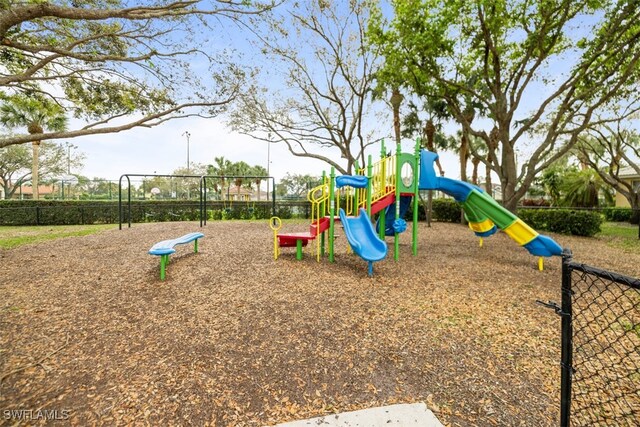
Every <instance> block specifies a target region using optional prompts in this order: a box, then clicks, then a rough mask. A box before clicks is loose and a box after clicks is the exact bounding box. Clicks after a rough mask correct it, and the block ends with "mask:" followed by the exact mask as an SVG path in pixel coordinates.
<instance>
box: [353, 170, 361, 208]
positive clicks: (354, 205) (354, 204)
mask: <svg viewBox="0 0 640 427" xmlns="http://www.w3.org/2000/svg"><path fill="white" fill-rule="evenodd" d="M353 167H354V169H355V171H356V175H358V169H359V168H358V161H357V160H356V163H355V165H353ZM358 190H359V189H358V188H354V191H355V194H354V195H353V210H354V212H355V213H354V215H356V216H357V215H358V205H359V204H360V200H358V194H360V192H359V191H358Z"/></svg>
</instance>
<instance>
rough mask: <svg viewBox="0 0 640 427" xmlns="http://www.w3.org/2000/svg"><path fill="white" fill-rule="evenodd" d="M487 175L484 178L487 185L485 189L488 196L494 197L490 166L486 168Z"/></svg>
mask: <svg viewBox="0 0 640 427" xmlns="http://www.w3.org/2000/svg"><path fill="white" fill-rule="evenodd" d="M487 161H489V159H487ZM485 175H486V176H485V178H484V184H485V186H484V189H485V191H486V192H487V194H488V195H490V196H491V197H493V183H492V182H491V168H490V167H489V166H486V169H485Z"/></svg>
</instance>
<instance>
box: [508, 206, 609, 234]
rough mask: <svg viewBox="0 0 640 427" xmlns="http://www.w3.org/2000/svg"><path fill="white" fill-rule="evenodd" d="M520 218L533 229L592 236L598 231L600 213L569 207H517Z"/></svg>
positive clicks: (600, 220)
mask: <svg viewBox="0 0 640 427" xmlns="http://www.w3.org/2000/svg"><path fill="white" fill-rule="evenodd" d="M516 214H517V215H518V216H519V217H520V219H522V220H523V221H524V222H526V223H527V224H528V225H529V226H531V227H532V228H534V229H535V230H547V231H552V232H554V233H561V234H571V235H574V236H585V237H592V236H595V235H596V234H597V233H598V232H600V225H602V220H603V218H602V215H601V214H600V213H598V212H595V211H586V210H571V209H519V210H518V212H517V213H516Z"/></svg>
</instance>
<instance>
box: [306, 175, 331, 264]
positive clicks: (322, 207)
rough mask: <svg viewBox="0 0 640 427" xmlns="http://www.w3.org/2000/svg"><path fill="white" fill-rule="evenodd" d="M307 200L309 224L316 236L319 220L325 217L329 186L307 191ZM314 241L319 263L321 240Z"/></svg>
mask: <svg viewBox="0 0 640 427" xmlns="http://www.w3.org/2000/svg"><path fill="white" fill-rule="evenodd" d="M307 199H308V200H309V202H311V224H315V226H316V236H317V233H318V232H319V230H320V226H321V220H322V218H324V217H325V216H326V215H327V213H328V212H327V210H328V209H329V184H328V183H327V182H326V180H325V183H324V184H321V185H318V186H317V187H314V188H312V189H311V190H309V193H308V194H307ZM315 240H316V260H317V261H318V262H320V246H321V242H320V240H321V239H315Z"/></svg>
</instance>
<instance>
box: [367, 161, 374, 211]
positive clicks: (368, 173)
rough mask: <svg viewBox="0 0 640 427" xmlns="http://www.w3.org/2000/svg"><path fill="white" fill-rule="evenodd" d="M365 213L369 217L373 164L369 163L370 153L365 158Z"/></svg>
mask: <svg viewBox="0 0 640 427" xmlns="http://www.w3.org/2000/svg"><path fill="white" fill-rule="evenodd" d="M367 178H368V179H367V214H369V219H371V181H372V178H373V164H372V163H371V154H369V157H368V158H367Z"/></svg>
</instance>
